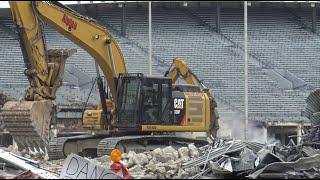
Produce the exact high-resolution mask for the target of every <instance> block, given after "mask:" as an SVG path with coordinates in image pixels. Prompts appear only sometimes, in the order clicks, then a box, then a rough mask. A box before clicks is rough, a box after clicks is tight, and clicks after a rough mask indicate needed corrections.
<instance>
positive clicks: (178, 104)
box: [173, 99, 184, 109]
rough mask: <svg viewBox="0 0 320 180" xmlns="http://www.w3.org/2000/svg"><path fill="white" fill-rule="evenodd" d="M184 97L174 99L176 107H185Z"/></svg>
mask: <svg viewBox="0 0 320 180" xmlns="http://www.w3.org/2000/svg"><path fill="white" fill-rule="evenodd" d="M183 102H184V99H174V103H173V104H174V108H175V109H183Z"/></svg>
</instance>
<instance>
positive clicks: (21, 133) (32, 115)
mask: <svg viewBox="0 0 320 180" xmlns="http://www.w3.org/2000/svg"><path fill="white" fill-rule="evenodd" d="M53 113H54V104H53V102H52V101H51V100H41V101H8V102H7V103H5V104H4V106H3V108H2V110H1V112H0V118H1V120H2V121H3V122H4V124H5V128H6V129H7V130H8V131H9V132H10V134H11V135H12V137H13V139H14V141H15V142H16V143H17V145H18V148H19V150H22V149H26V150H31V151H35V150H36V151H38V152H41V150H42V151H43V152H45V148H46V147H47V145H48V144H49V133H50V122H51V120H52V117H54V114H53Z"/></svg>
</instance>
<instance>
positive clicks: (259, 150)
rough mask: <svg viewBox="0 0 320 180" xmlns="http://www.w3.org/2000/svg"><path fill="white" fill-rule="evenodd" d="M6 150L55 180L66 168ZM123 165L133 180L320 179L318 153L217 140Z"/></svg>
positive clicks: (106, 162)
mask: <svg viewBox="0 0 320 180" xmlns="http://www.w3.org/2000/svg"><path fill="white" fill-rule="evenodd" d="M8 149H9V150H11V152H14V153H16V154H18V155H20V156H21V157H24V158H26V159H28V158H31V159H33V161H35V162H37V163H38V165H39V166H40V167H41V168H43V169H46V170H49V171H50V172H54V173H55V174H60V173H61V168H62V166H63V165H64V163H65V159H61V160H54V161H48V160H47V159H46V157H45V156H43V155H39V154H30V153H29V154H28V153H27V152H26V151H21V152H18V151H16V150H14V149H13V148H12V147H9V148H8ZM84 159H86V160H87V161H88V162H90V163H91V164H94V165H97V166H100V167H102V168H104V169H110V166H111V164H112V163H113V162H112V161H111V160H110V157H109V156H107V155H106V156H102V157H98V158H94V159H89V158H86V157H84ZM121 163H122V164H123V165H124V166H125V167H126V168H127V169H128V171H129V173H130V175H131V176H132V177H133V178H135V179H169V178H170V179H181V178H189V179H195V178H249V179H257V178H320V150H319V149H316V148H315V147H314V146H311V145H309V144H301V145H296V144H295V143H294V142H293V141H290V143H289V144H288V145H282V144H280V143H271V144H261V143H256V142H244V141H240V140H216V141H215V142H214V143H212V144H208V145H206V146H203V147H199V148H197V147H196V146H195V145H194V144H189V145H188V146H187V147H180V148H176V149H175V148H173V147H172V146H168V147H165V148H157V149H154V150H153V151H146V152H142V153H136V152H134V151H129V152H128V153H124V154H122V159H121ZM1 175H4V174H3V173H2V174H1Z"/></svg>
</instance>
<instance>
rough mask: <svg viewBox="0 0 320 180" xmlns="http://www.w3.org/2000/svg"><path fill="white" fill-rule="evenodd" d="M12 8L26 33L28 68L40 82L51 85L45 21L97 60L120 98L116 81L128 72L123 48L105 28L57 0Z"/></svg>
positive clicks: (16, 5) (17, 22) (29, 3)
mask: <svg viewBox="0 0 320 180" xmlns="http://www.w3.org/2000/svg"><path fill="white" fill-rule="evenodd" d="M10 8H11V11H12V14H13V18H14V21H15V22H16V24H17V25H18V27H19V28H18V29H19V31H20V34H24V36H23V39H22V41H21V42H22V43H21V47H22V49H23V51H26V53H24V54H26V56H25V57H24V59H25V62H26V63H27V64H28V66H30V65H31V67H29V68H28V69H30V70H31V71H35V72H36V74H37V79H39V80H40V81H43V82H44V83H45V84H48V83H49V82H48V76H49V75H48V69H49V68H48V65H47V64H46V62H47V59H48V58H47V57H46V51H45V50H44V49H45V42H44V38H43V36H44V34H43V32H42V27H41V23H40V22H41V21H43V22H45V23H46V24H48V25H49V26H50V27H51V28H53V29H55V30H56V31H58V32H59V33H61V34H62V35H63V36H65V37H67V38H68V39H69V40H71V41H72V42H74V43H75V44H77V45H79V46H80V47H81V48H83V49H84V50H86V51H87V52H88V53H89V54H90V55H91V56H92V57H93V58H94V60H95V61H96V62H97V64H98V65H99V67H100V68H101V69H102V71H103V73H104V75H105V78H106V79H107V82H108V86H109V88H110V91H111V95H112V97H116V79H117V78H118V76H119V74H121V73H127V69H126V66H125V61H124V58H123V55H122V53H121V51H120V48H119V46H118V45H117V43H116V41H115V40H114V39H113V37H112V36H111V34H110V33H109V32H108V31H107V30H106V29H105V28H104V27H103V26H101V25H100V24H99V23H98V22H97V21H95V20H93V19H91V18H89V17H86V16H83V15H80V14H78V13H77V12H75V11H73V10H71V9H70V8H68V7H66V6H64V5H63V4H61V3H59V2H55V1H22V2H16V1H11V2H10ZM26 43H29V44H26ZM79 61H81V59H79ZM29 62H30V63H29ZM29 64H30V65H29Z"/></svg>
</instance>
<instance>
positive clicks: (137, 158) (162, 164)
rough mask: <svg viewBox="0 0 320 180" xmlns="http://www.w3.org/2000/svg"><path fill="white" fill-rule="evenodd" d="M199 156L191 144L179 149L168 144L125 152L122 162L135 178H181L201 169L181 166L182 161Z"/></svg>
mask: <svg viewBox="0 0 320 180" xmlns="http://www.w3.org/2000/svg"><path fill="white" fill-rule="evenodd" d="M198 157H199V151H198V149H197V148H196V147H195V146H194V145H193V144H189V145H188V147H181V148H179V149H177V150H176V149H174V148H173V147H171V146H168V147H165V148H162V149H161V148H157V149H155V150H153V151H147V152H143V153H138V154H136V153H135V152H133V151H129V153H127V154H123V156H122V161H121V162H122V163H123V164H124V165H125V166H126V167H127V168H128V170H129V172H130V174H131V175H132V176H133V178H148V179H149V178H151V179H156V178H157V179H164V178H166V179H169V178H170V179H171V178H173V179H177V178H179V179H180V178H186V177H189V176H190V175H192V174H195V173H196V172H198V171H199V170H200V169H199V167H190V168H185V169H182V168H181V165H182V163H184V162H187V161H189V160H191V159H195V158H198Z"/></svg>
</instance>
